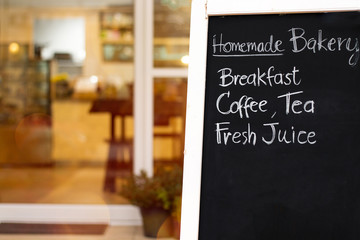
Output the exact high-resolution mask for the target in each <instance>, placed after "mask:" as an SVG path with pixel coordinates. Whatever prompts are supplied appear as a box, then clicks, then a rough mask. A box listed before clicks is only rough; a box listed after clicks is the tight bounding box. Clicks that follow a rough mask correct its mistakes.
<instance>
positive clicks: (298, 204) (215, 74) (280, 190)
mask: <svg viewBox="0 0 360 240" xmlns="http://www.w3.org/2000/svg"><path fill="white" fill-rule="evenodd" d="M359 41H360V13H359V12H338V13H311V14H284V15H241V16H211V17H209V25H208V43H207V66H206V92H205V95H206V96H205V113H204V138H203V159H202V178H201V198H200V199H201V201H200V222H199V239H201V240H237V239H239V240H240V239H241V240H270V239H276V240H313V239H314V240H315V239H316V240H323V239H324V240H325V239H326V240H330V239H332V240H355V239H356V240H359V239H360V61H359V56H360V51H359V48H360V47H359V44H360V42H359Z"/></svg>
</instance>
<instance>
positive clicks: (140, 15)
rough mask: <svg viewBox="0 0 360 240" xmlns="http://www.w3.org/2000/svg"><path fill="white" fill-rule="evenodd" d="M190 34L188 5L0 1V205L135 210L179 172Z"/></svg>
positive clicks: (135, 0)
mask: <svg viewBox="0 0 360 240" xmlns="http://www.w3.org/2000/svg"><path fill="white" fill-rule="evenodd" d="M189 32H190V0H152V1H149V0H145V1H144V0H101V1H98V0H76V1H75V0H61V1H58V0H0V169H1V170H0V171H1V174H0V208H1V205H6V206H12V207H13V206H15V207H16V206H20V205H21V206H25V207H28V208H29V209H31V208H36V207H39V206H40V207H41V206H49V205H56V206H65V207H66V206H67V205H69V206H70V205H76V206H79V207H81V206H95V207H96V206H100V205H101V206H103V205H106V206H129V205H130V203H129V201H128V199H127V198H125V197H124V196H122V195H121V187H122V186H123V184H126V178H127V177H128V176H130V175H132V174H137V173H139V172H141V171H142V170H144V171H145V172H147V173H148V174H149V175H150V176H151V175H153V174H156V172H157V171H158V169H160V168H168V169H171V168H174V167H180V168H181V167H182V165H183V148H184V135H185V134H184V132H185V129H184V127H185V112H186V111H185V110H186V109H185V108H186V89H187V64H188V61H189V56H188V49H189ZM19 204H20V205H19ZM35 215H36V214H35ZM35 217H36V216H35ZM27 219H28V220H29V219H30V220H29V221H30V222H31V216H30V217H29V216H27ZM1 220H2V221H5V220H6V219H5V220H4V219H0V222H1ZM20 220H21V219H20Z"/></svg>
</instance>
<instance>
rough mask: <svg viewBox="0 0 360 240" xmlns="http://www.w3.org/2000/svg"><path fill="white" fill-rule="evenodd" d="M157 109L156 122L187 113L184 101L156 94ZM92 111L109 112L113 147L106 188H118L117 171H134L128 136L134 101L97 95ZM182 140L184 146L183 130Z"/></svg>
mask: <svg viewBox="0 0 360 240" xmlns="http://www.w3.org/2000/svg"><path fill="white" fill-rule="evenodd" d="M154 112H155V114H154V125H168V124H169V119H170V118H171V117H179V116H182V117H185V104H184V102H183V101H175V100H174V101H164V100H162V99H160V98H155V102H154ZM90 113H110V140H109V143H110V148H109V154H108V159H107V164H106V173H105V181H104V191H109V192H115V191H116V189H115V180H116V177H117V175H118V173H119V172H123V173H126V174H127V175H129V174H132V172H133V140H132V139H126V138H125V130H126V126H125V118H126V117H130V116H133V101H132V99H105V98H104V99H97V100H95V101H94V102H93V104H92V106H91V109H90ZM116 117H121V126H120V131H121V135H120V139H116V137H115V118H116ZM183 130H184V126H183ZM154 137H179V134H175V133H173V134H154ZM180 141H181V146H180V148H181V149H183V141H184V133H183V132H182V133H181V134H180ZM125 151H128V152H129V156H130V161H129V162H126V161H125V159H124V153H125ZM117 156H120V157H117Z"/></svg>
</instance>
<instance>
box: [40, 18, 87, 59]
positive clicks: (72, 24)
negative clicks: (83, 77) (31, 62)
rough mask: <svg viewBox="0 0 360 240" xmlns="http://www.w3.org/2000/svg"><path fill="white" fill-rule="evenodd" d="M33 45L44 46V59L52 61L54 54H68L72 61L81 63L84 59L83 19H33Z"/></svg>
mask: <svg viewBox="0 0 360 240" xmlns="http://www.w3.org/2000/svg"><path fill="white" fill-rule="evenodd" d="M34 44H35V45H40V46H44V48H43V51H42V57H43V58H44V59H47V60H48V59H52V58H53V56H54V54H55V53H69V54H71V56H72V58H73V60H74V61H76V62H82V61H83V60H84V58H85V19H84V18H53V19H35V20H34Z"/></svg>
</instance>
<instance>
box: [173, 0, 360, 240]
mask: <svg viewBox="0 0 360 240" xmlns="http://www.w3.org/2000/svg"><path fill="white" fill-rule="evenodd" d="M242 3H243V4H239V1H238V0H226V1H224V0H221V1H219V0H193V1H192V13H191V32H190V64H189V76H188V93H187V113H186V136H185V149H184V156H185V157H184V178H183V196H182V217H181V237H180V239H181V240H196V239H198V232H199V216H200V201H201V199H200V187H201V169H202V151H203V127H204V107H205V82H206V55H207V33H208V32H207V30H208V16H222V15H224V16H225V15H246V14H282V13H311V12H344V11H360V2H359V1H358V0H345V1H337V0H330V1H314V0H304V1H296V3H295V2H293V1H284V0H277V1H270V2H268V1H265V0H264V1H262V0H254V1H250V3H246V4H245V5H244V2H242Z"/></svg>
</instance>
